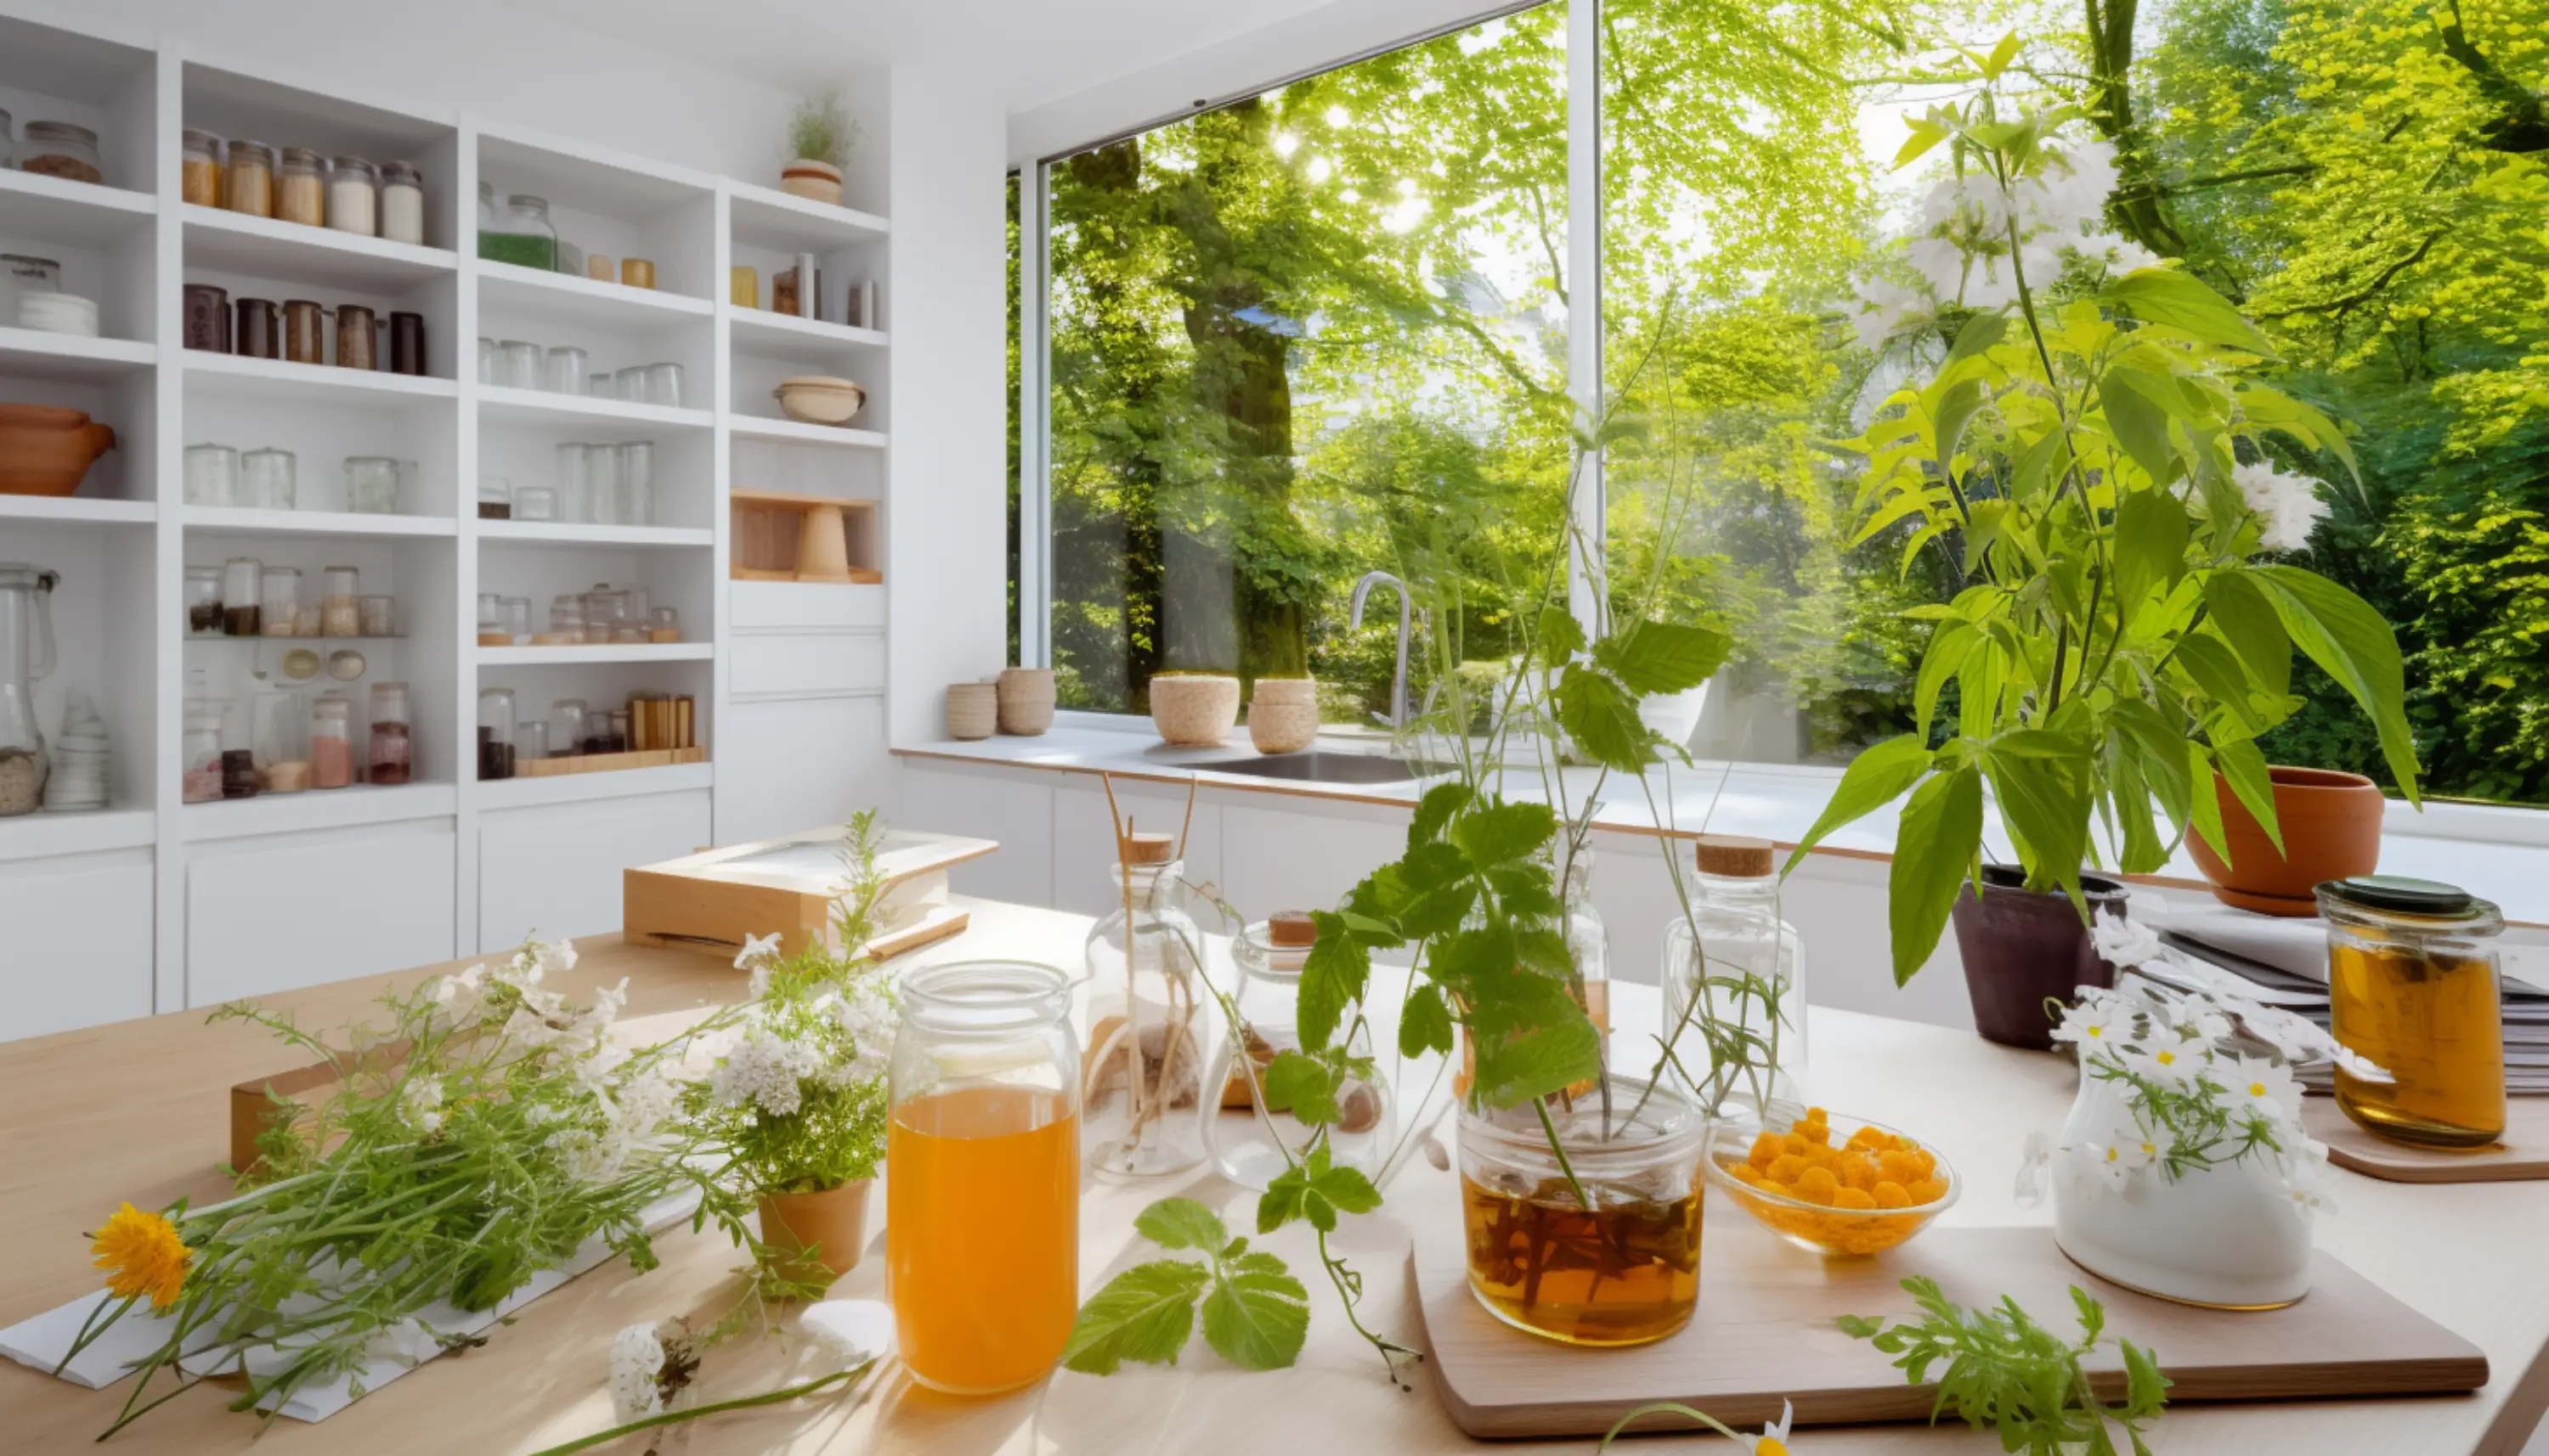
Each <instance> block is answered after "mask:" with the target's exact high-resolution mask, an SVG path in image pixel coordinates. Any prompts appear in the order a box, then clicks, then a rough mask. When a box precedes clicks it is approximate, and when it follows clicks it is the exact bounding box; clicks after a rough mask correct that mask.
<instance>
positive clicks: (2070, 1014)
mask: <svg viewBox="0 0 2549 1456" xmlns="http://www.w3.org/2000/svg"><path fill="white" fill-rule="evenodd" d="M2132 1029H2133V1028H2132V1017H2131V1015H2130V1014H2129V1013H2126V1012H2124V1008H2122V1007H2120V1006H2118V1005H2116V1004H2115V1001H2114V1000H2113V998H2111V997H2108V996H2104V995H2098V994H2090V995H2084V996H2082V997H2081V998H2080V1001H2079V1003H2078V1004H2077V1005H2074V1006H2070V1007H2066V1008H2065V1009H2064V1010H2063V1012H2062V1024H2061V1025H2060V1026H2058V1027H2055V1028H2054V1029H2053V1040H2054V1041H2056V1042H2073V1043H2077V1044H2078V1045H2079V1046H2081V1047H2084V1048H2088V1049H2090V1050H2098V1049H2101V1048H2111V1047H2118V1046H2121V1045H2123V1043H2124V1039H2125V1038H2126V1037H2129V1036H2130V1035H2132Z"/></svg>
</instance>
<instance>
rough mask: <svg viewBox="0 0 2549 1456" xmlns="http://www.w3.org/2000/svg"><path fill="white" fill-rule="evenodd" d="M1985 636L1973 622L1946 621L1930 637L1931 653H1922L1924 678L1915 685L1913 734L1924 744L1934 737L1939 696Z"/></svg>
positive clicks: (1913, 693)
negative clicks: (1932, 731) (1933, 731)
mask: <svg viewBox="0 0 2549 1456" xmlns="http://www.w3.org/2000/svg"><path fill="white" fill-rule="evenodd" d="M1981 641H1982V635H1981V634H1980V633H1978V632H1976V631H1975V630H1974V628H1973V624H1972V623H1970V622H1946V623H1943V624H1941V625H1940V626H1939V628H1938V630H1937V631H1935V632H1934V633H1932V634H1931V637H1930V650H1929V651H1927V652H1924V653H1923V654H1921V676H1920V677H1919V678H1918V679H1917V680H1915V681H1914V683H1913V684H1912V732H1913V734H1914V735H1915V736H1916V737H1918V738H1919V739H1920V740H1921V741H1922V742H1924V743H1926V742H1928V741H1929V737H1930V724H1931V722H1932V720H1933V719H1935V717H1936V716H1937V714H1938V694H1939V693H1940V692H1941V691H1943V690H1945V688H1946V685H1947V683H1949V682H1950V681H1951V680H1953V679H1954V678H1955V676H1956V670H1957V669H1959V668H1961V667H1963V666H1964V665H1965V654H1967V653H1968V652H1971V651H1973V650H1974V649H1975V648H1976V647H1977V646H1978V645H1980V644H1981Z"/></svg>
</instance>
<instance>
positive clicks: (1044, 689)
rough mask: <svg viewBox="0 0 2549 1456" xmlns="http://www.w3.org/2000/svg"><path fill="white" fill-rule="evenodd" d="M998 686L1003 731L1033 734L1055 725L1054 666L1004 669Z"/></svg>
mask: <svg viewBox="0 0 2549 1456" xmlns="http://www.w3.org/2000/svg"><path fill="white" fill-rule="evenodd" d="M999 690H1000V692H999V695H1000V731H1001V732H1002V733H1014V734H1016V735H1018V736H1019V737H1021V738H1033V737H1035V736H1036V735H1037V734H1040V733H1042V732H1044V731H1045V730H1046V729H1048V728H1050V727H1052V726H1053V669H1051V668H1007V669H1003V670H1002V671H1001V673H1000V682H999Z"/></svg>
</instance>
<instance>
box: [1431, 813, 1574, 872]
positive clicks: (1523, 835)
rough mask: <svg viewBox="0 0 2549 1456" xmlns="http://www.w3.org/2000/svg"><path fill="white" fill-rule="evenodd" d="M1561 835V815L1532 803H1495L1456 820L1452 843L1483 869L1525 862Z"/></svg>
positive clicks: (1471, 862)
mask: <svg viewBox="0 0 2549 1456" xmlns="http://www.w3.org/2000/svg"><path fill="white" fill-rule="evenodd" d="M1557 832H1558V815H1557V813H1556V812H1555V811H1553V810H1552V809H1551V808H1550V807H1549V805H1547V804H1541V803H1533V802H1530V801H1528V800H1526V801H1522V802H1509V801H1505V800H1495V801H1491V802H1489V803H1488V804H1487V805H1486V806H1485V807H1483V808H1476V809H1472V810H1470V811H1469V812H1468V813H1465V814H1463V815H1462V816H1461V817H1459V818H1458V819H1455V820H1453V821H1452V843H1454V844H1456V845H1458V846H1460V847H1461V853H1463V855H1466V856H1467V857H1468V859H1469V863H1470V865H1474V866H1477V867H1480V868H1484V867H1485V866H1488V865H1505V864H1510V863H1511V862H1513V861H1516V860H1521V859H1525V858H1527V857H1529V856H1530V855H1532V854H1533V853H1535V852H1537V851H1538V850H1539V849H1540V848H1541V847H1542V846H1544V845H1546V844H1548V843H1549V838H1550V836H1551V835H1554V834H1556V833H1557Z"/></svg>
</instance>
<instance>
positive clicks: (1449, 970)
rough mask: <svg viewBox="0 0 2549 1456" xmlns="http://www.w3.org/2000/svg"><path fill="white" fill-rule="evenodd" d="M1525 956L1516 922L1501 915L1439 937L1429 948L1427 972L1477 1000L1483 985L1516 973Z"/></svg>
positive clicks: (1462, 994) (1426, 959)
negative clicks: (1516, 963) (1515, 930)
mask: <svg viewBox="0 0 2549 1456" xmlns="http://www.w3.org/2000/svg"><path fill="white" fill-rule="evenodd" d="M1521 958H1522V951H1521V948H1520V947H1519V946H1518V945H1517V944H1516V943H1515V938H1514V926H1513V922H1512V921H1511V920H1508V919H1505V918H1503V917H1501V916H1497V917H1491V918H1489V919H1488V920H1487V922H1486V923H1485V924H1484V925H1478V926H1472V927H1470V928H1468V929H1466V930H1457V931H1453V932H1451V933H1450V934H1448V935H1445V936H1443V937H1442V938H1441V939H1439V940H1437V941H1435V942H1434V944H1433V945H1432V946H1431V947H1430V948H1429V949H1428V950H1427V951H1426V955H1425V974H1426V976H1427V977H1428V978H1430V979H1432V980H1433V981H1434V982H1435V983H1436V984H1437V985H1441V986H1444V987H1447V988H1449V989H1451V990H1453V991H1455V992H1458V993H1459V994H1460V995H1461V996H1463V998H1465V999H1468V1000H1472V1001H1474V1000H1476V999H1477V998H1478V996H1479V994H1480V990H1479V988H1480V987H1482V986H1488V985H1490V984H1491V983H1493V982H1494V981H1495V980H1497V979H1498V978H1499V977H1502V976H1507V975H1510V974H1512V973H1513V968H1514V964H1515V962H1516V961H1518V960H1519V959H1521Z"/></svg>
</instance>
